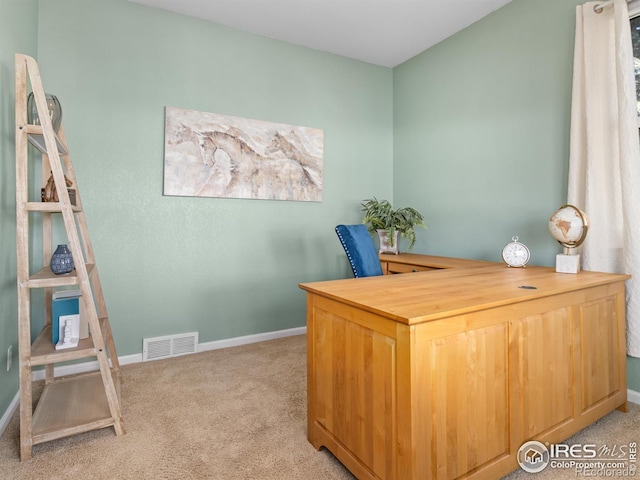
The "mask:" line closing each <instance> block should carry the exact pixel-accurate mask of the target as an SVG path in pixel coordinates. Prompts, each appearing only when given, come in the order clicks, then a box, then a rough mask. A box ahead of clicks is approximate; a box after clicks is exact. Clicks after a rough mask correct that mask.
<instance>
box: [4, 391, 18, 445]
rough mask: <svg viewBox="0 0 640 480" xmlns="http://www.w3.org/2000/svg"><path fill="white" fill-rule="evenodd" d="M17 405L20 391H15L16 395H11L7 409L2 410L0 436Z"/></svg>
mask: <svg viewBox="0 0 640 480" xmlns="http://www.w3.org/2000/svg"><path fill="white" fill-rule="evenodd" d="M19 405H20V392H16V396H15V397H13V400H11V403H10V404H9V406H8V407H7V410H6V411H5V412H4V415H2V418H0V437H1V436H2V434H3V433H4V431H5V430H6V429H7V426H8V425H9V421H10V420H11V417H13V414H14V413H15V412H16V410H17V409H18V406H19Z"/></svg>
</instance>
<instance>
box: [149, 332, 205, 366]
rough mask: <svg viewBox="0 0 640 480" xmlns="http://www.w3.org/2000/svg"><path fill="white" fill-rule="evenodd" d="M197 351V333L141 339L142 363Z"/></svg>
mask: <svg viewBox="0 0 640 480" xmlns="http://www.w3.org/2000/svg"><path fill="white" fill-rule="evenodd" d="M197 351H198V332H192V333H180V334H178V335H167V336H164V337H154V338H143V339H142V361H143V362H146V361H147V360H159V359H161V358H169V357H177V356H179V355H186V354H188V353H196V352H197Z"/></svg>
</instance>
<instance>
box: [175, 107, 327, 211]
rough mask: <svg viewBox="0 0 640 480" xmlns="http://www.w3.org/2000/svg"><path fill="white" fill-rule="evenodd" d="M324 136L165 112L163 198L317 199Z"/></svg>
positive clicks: (317, 132)
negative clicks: (167, 196) (168, 196)
mask: <svg viewBox="0 0 640 480" xmlns="http://www.w3.org/2000/svg"><path fill="white" fill-rule="evenodd" d="M323 148H324V132H323V131H322V130H320V129H317V128H309V127H299V126H293V125H286V124H280V123H272V122H266V121H261V120H251V119H247V118H241V117H232V116H228V115H220V114H215V113H207V112H199V111H196V110H186V109H182V108H174V107H166V109H165V145H164V194H165V195H176V196H196V197H225V198H251V199H265V200H297V201H308V202H320V201H322V173H323V172H322V169H323Z"/></svg>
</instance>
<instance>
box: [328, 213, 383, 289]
mask: <svg viewBox="0 0 640 480" xmlns="http://www.w3.org/2000/svg"><path fill="white" fill-rule="evenodd" d="M336 233H337V234H338V238H339V239H340V243H342V246H343V248H344V251H345V253H346V254H347V258H348V259H349V264H350V265H351V270H353V276H354V277H356V278H359V277H373V276H375V275H382V267H381V266H380V259H379V258H378V252H376V246H375V245H374V243H373V239H372V238H371V235H369V231H368V230H367V226H366V225H364V224H359V225H338V226H337V227H336Z"/></svg>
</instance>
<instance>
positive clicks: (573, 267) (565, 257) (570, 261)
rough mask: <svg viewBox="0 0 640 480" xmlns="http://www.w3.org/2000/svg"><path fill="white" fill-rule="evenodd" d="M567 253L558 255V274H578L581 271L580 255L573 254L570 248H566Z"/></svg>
mask: <svg viewBox="0 0 640 480" xmlns="http://www.w3.org/2000/svg"><path fill="white" fill-rule="evenodd" d="M564 250H565V253H559V254H557V255H556V272H558V273H578V272H579V271H580V255H578V254H577V253H575V254H572V253H570V252H571V249H570V248H565V249H564Z"/></svg>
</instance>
